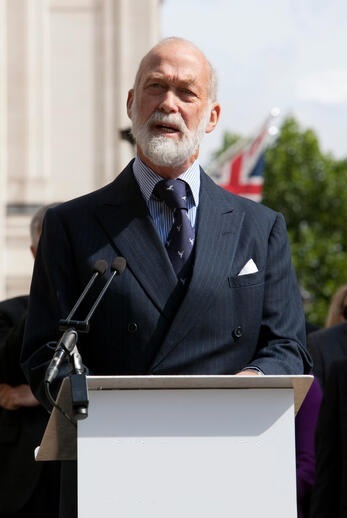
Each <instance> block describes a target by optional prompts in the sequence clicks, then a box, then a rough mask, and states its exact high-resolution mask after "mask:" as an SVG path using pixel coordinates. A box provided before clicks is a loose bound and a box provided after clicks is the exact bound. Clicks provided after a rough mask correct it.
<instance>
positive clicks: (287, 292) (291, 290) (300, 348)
mask: <svg viewBox="0 0 347 518" xmlns="http://www.w3.org/2000/svg"><path fill="white" fill-rule="evenodd" d="M252 366H255V367H258V368H259V369H260V370H261V371H262V372H263V373H264V374H295V373H296V374H303V373H309V372H310V371H311V367H312V362H311V358H310V355H309V353H308V350H307V347H306V331H305V315H304V311H303V305H302V300H301V295H300V291H299V287H298V283H297V279H296V275H295V272H294V268H293V265H292V261H291V251H290V246H289V240H288V235H287V230H286V225H285V221H284V218H283V216H282V215H281V214H278V215H277V217H276V219H275V222H274V225H273V227H272V229H271V232H270V235H269V240H268V254H267V261H266V273H265V288H264V301H263V316H262V322H261V328H260V334H259V340H258V349H257V354H256V357H255V358H254V360H253V361H252Z"/></svg>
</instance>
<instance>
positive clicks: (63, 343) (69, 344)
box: [45, 329, 77, 383]
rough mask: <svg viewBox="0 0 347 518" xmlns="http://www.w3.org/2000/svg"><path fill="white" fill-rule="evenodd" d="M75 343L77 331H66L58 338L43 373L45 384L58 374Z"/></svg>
mask: <svg viewBox="0 0 347 518" xmlns="http://www.w3.org/2000/svg"><path fill="white" fill-rule="evenodd" d="M76 343H77V331H76V330H75V329H67V330H66V331H65V333H64V334H63V336H62V337H61V338H60V340H59V342H58V345H57V347H56V349H55V353H54V355H53V358H52V359H51V361H50V364H49V365H48V368H47V370H46V373H45V383H51V382H52V381H53V380H54V378H55V377H56V376H57V374H58V370H59V367H60V365H61V363H62V361H63V359H64V357H65V355H66V354H71V353H72V351H73V350H74V348H75V346H76Z"/></svg>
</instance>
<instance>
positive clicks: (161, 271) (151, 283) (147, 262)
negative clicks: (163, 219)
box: [96, 166, 177, 316]
mask: <svg viewBox="0 0 347 518" xmlns="http://www.w3.org/2000/svg"><path fill="white" fill-rule="evenodd" d="M96 216H97V219H98V220H99V222H100V224H101V225H102V227H103V228H104V230H105V231H106V233H107V234H108V236H109V239H110V240H111V241H112V242H113V243H114V245H115V247H116V249H117V250H118V251H119V253H120V254H121V255H123V256H124V258H125V259H126V261H127V267H128V268H129V269H130V270H131V272H132V273H133V275H134V276H135V277H136V278H137V280H138V281H139V283H140V284H141V285H142V287H143V289H144V290H145V291H146V293H147V294H148V296H149V297H150V298H151V300H152V301H153V303H154V304H155V305H156V306H157V307H158V309H159V310H160V311H162V312H163V313H164V314H165V315H166V316H170V315H171V312H172V311H173V309H174V305H173V306H172V307H171V305H170V303H169V302H168V300H169V299H170V295H171V293H172V292H173V290H174V288H175V286H176V283H177V279H176V275H175V273H174V271H173V268H172V265H171V262H170V260H169V258H168V256H167V253H166V251H165V248H164V247H163V245H162V243H161V241H160V238H159V236H158V233H157V231H156V229H155V228H154V225H153V223H152V220H151V217H150V215H149V213H148V210H147V206H146V203H145V201H144V200H143V198H142V195H141V193H140V190H139V187H138V185H137V183H136V181H135V179H134V177H133V174H132V169H131V166H128V168H127V169H126V170H125V171H124V172H123V173H122V175H120V176H119V177H118V178H117V179H116V180H115V182H113V184H111V189H110V191H109V192H108V194H107V197H106V198H105V200H104V203H102V204H101V205H100V206H99V207H98V208H97V213H96ZM170 300H171V299H170Z"/></svg>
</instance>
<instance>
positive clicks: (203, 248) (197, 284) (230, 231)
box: [152, 172, 244, 368]
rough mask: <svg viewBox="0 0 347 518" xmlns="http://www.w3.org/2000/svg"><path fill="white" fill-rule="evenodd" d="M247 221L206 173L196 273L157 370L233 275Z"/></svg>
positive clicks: (201, 195) (199, 221)
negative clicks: (232, 271)
mask: <svg viewBox="0 0 347 518" xmlns="http://www.w3.org/2000/svg"><path fill="white" fill-rule="evenodd" d="M243 218H244V213H243V212H242V211H239V210H236V209H235V208H234V207H233V206H232V203H231V202H230V199H228V200H227V199H226V197H225V196H222V195H221V190H220V188H219V187H217V186H216V185H215V184H214V183H213V182H212V180H210V179H209V178H208V177H207V176H206V175H205V173H203V172H202V174H201V190H200V201H199V209H198V222H197V232H196V242H195V258H194V267H193V274H192V278H191V281H190V284H189V287H188V289H187V293H186V296H185V298H184V300H183V301H182V304H181V306H180V307H179V310H178V312H177V315H176V317H175V318H174V320H173V322H172V325H171V328H170V330H169V332H168V334H167V336H166V339H165V341H164V343H163V345H162V347H161V348H160V350H159V351H158V354H157V356H156V357H155V359H154V362H153V364H152V367H153V368H154V367H156V366H158V365H159V364H160V363H161V362H162V361H163V359H164V358H165V357H166V356H167V354H169V353H170V352H171V351H172V350H173V349H174V348H175V347H176V345H178V344H179V342H180V341H181V340H183V338H184V336H185V335H186V334H187V333H189V331H190V329H192V328H193V327H194V326H196V325H197V322H198V320H199V319H200V318H206V312H207V311H208V309H209V308H210V307H211V305H212V304H213V300H214V294H215V293H218V290H219V286H220V285H221V283H223V282H226V278H227V277H228V276H229V275H230V272H231V267H232V262H233V259H234V257H235V253H236V249H237V244H238V240H239V235H240V230H241V226H242V221H243Z"/></svg>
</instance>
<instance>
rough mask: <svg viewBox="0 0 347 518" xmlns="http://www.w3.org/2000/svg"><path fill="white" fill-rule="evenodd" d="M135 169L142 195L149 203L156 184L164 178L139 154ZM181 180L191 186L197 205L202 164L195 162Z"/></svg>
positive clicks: (181, 176)
mask: <svg viewBox="0 0 347 518" xmlns="http://www.w3.org/2000/svg"><path fill="white" fill-rule="evenodd" d="M133 171H134V176H135V179H136V181H137V183H138V185H139V187H140V190H141V193H142V196H143V197H144V198H145V200H146V203H147V204H148V202H149V200H150V197H151V196H152V192H153V189H154V187H155V185H156V184H157V183H158V182H159V181H160V180H162V179H163V178H162V177H161V176H159V175H158V174H157V173H155V172H154V171H153V170H152V169H150V168H149V167H148V166H146V164H144V162H142V160H141V159H140V158H139V157H138V156H137V157H136V158H135V161H134V163H133ZM178 178H179V179H180V180H184V181H185V182H187V184H188V185H189V187H190V190H191V192H192V195H193V199H194V204H195V206H196V207H197V206H198V204H199V190H200V166H199V162H198V161H197V160H195V162H194V163H193V164H192V165H191V166H190V167H189V168H188V169H187V170H186V171H185V172H184V173H182V174H181V175H180V176H179V177H178Z"/></svg>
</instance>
